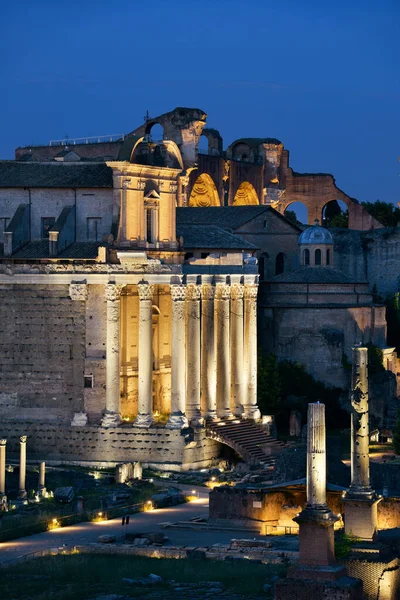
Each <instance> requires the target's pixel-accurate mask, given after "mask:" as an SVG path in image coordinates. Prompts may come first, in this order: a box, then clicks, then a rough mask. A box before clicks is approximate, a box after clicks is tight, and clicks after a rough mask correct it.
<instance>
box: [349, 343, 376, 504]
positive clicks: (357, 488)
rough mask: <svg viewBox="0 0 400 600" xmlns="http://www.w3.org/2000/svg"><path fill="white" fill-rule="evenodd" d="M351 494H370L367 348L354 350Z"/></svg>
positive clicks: (354, 348) (351, 398)
mask: <svg viewBox="0 0 400 600" xmlns="http://www.w3.org/2000/svg"><path fill="white" fill-rule="evenodd" d="M352 353H353V364H352V374H351V380H352V381H351V390H352V391H351V397H350V400H351V408H352V411H351V485H350V491H353V492H357V493H367V494H370V493H371V488H370V482H369V425H368V348H361V347H358V346H355V347H353V349H352Z"/></svg>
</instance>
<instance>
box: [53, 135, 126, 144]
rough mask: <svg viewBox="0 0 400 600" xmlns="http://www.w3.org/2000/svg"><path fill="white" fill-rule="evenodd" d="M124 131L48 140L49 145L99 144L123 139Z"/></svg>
mask: <svg viewBox="0 0 400 600" xmlns="http://www.w3.org/2000/svg"><path fill="white" fill-rule="evenodd" d="M124 139H125V134H124V133H112V134H110V135H95V136H92V137H79V138H64V139H63V140H50V142H49V146H76V145H77V144H101V143H102V142H117V141H119V140H122V141H123V140H124Z"/></svg>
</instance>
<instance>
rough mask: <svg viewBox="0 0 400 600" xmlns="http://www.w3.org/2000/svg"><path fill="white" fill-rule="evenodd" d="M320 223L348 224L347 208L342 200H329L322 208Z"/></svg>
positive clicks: (327, 225)
mask: <svg viewBox="0 0 400 600" xmlns="http://www.w3.org/2000/svg"><path fill="white" fill-rule="evenodd" d="M322 225H323V226H324V227H344V228H347V227H348V226H349V210H348V208H347V205H346V204H345V203H344V202H343V200H330V202H327V203H326V204H325V206H324V207H323V209H322Z"/></svg>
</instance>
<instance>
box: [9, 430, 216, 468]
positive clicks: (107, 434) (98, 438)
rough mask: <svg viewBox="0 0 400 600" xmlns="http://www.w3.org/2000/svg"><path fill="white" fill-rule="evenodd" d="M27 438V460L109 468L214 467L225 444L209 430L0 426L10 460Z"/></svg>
mask: <svg viewBox="0 0 400 600" xmlns="http://www.w3.org/2000/svg"><path fill="white" fill-rule="evenodd" d="M21 435H27V436H28V441H27V459H28V461H30V460H39V459H40V460H46V462H48V463H49V464H51V463H53V464H54V463H58V464H59V463H69V462H75V463H84V464H96V465H98V466H101V465H104V466H105V465H110V464H116V463H121V462H134V461H140V462H141V463H143V464H144V465H146V466H155V467H157V468H159V469H165V470H178V471H179V470H188V469H199V468H203V467H207V466H210V465H213V464H216V463H217V462H218V460H219V456H220V450H221V444H219V443H218V442H215V441H213V440H210V439H208V438H206V435H205V430H204V429H199V430H196V431H193V430H184V431H183V432H181V431H180V430H175V429H172V430H171V429H166V428H165V427H162V426H156V427H150V428H149V429H139V428H135V427H132V426H122V427H116V428H111V429H103V428H101V427H92V426H87V427H68V426H62V425H61V426H57V425H52V424H49V423H37V422H35V423H31V422H23V421H21V422H10V421H2V422H1V423H0V436H1V437H2V438H6V439H7V458H8V459H9V458H10V457H14V458H16V459H17V458H18V452H19V437H20V436H21Z"/></svg>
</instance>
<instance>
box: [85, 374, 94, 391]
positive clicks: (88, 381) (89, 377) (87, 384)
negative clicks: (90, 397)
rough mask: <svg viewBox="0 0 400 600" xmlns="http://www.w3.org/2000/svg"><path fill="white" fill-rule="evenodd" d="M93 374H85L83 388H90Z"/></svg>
mask: <svg viewBox="0 0 400 600" xmlns="http://www.w3.org/2000/svg"><path fill="white" fill-rule="evenodd" d="M93 383H94V381H93V375H85V377H84V387H85V388H90V389H91V388H92V387H93Z"/></svg>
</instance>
